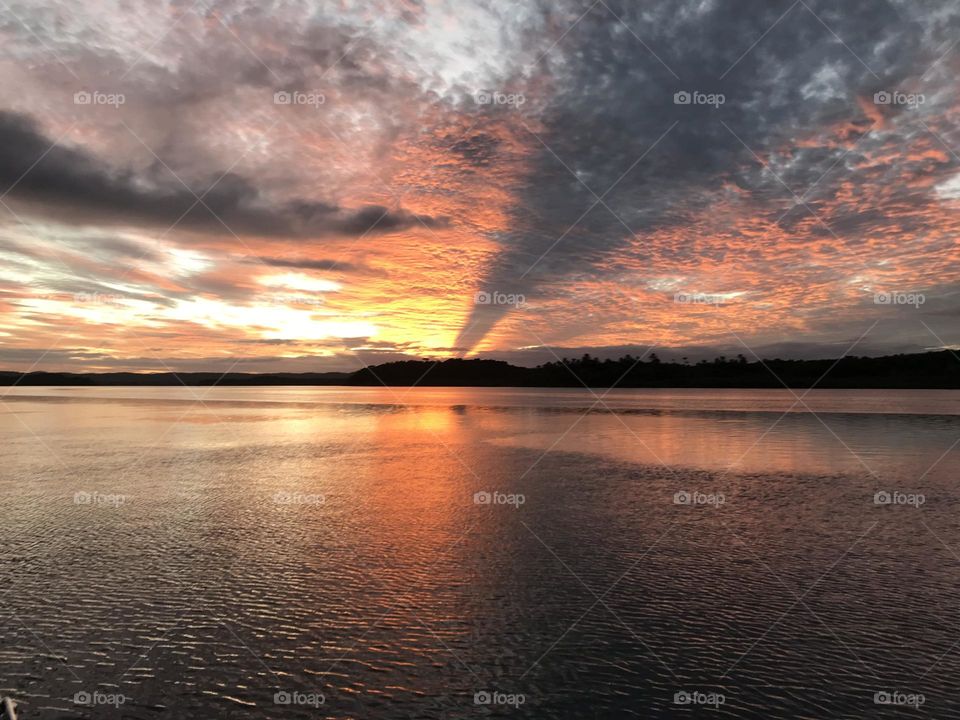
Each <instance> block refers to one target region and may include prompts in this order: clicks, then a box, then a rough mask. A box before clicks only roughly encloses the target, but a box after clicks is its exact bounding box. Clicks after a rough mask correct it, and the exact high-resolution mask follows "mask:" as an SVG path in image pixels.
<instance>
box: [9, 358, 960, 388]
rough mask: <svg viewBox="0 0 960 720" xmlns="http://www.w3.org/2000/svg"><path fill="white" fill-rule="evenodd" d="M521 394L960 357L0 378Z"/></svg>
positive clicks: (412, 365) (778, 377) (904, 367)
mask: <svg viewBox="0 0 960 720" xmlns="http://www.w3.org/2000/svg"><path fill="white" fill-rule="evenodd" d="M14 385H16V386H21V387H38V386H51V387H62V386H77V387H124V386H125V387H177V386H184V385H186V386H190V387H209V386H214V385H222V386H227V387H243V386H259V387H277V386H288V387H289V386H313V387H383V386H386V387H414V386H419V387H504V388H509V387H515V388H544V389H548V388H584V387H588V388H590V389H594V390H604V389H607V388H611V387H616V388H662V389H695V388H700V389H723V388H730V389H776V388H780V389H784V388H787V387H788V388H790V389H794V390H803V389H808V388H811V387H817V388H823V389H834V390H894V389H903V390H925V389H926V390H944V389H960V357H958V356H957V355H956V354H955V353H953V352H951V351H949V350H941V351H934V352H928V353H917V354H911V355H888V356H884V357H877V358H867V357H844V358H842V359H825V360H780V359H771V360H762V361H761V360H755V361H753V362H751V361H748V360H747V359H746V358H745V357H744V356H742V355H741V356H738V357H737V358H732V359H728V358H725V357H722V358H717V359H715V360H712V361H701V362H699V363H696V364H687V363H676V362H661V361H660V360H658V359H657V357H656V355H655V354H652V355H650V357H646V358H642V359H641V358H634V357H631V356H629V355H628V356H626V357H623V358H620V359H618V360H600V359H597V358H593V357H590V356H589V355H584V356H583V357H580V358H576V359H565V360H563V361H557V362H553V363H547V364H545V365H539V366H537V367H534V368H528V367H519V366H516V365H510V364H509V363H506V362H503V361H500V360H461V359H452V360H443V361H434V360H406V361H400V362H391V363H384V364H382V365H374V366H369V367H365V368H362V369H360V370H357V371H356V372H352V373H338V372H328V373H226V374H223V373H216V372H183V373H173V372H163V373H135V372H107V373H62V372H30V373H19V372H0V387H4V386H5V387H10V386H14Z"/></svg>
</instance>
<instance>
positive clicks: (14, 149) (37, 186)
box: [0, 112, 446, 238]
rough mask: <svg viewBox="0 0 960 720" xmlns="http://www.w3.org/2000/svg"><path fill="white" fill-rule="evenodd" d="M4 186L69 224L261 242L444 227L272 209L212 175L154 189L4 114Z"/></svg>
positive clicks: (406, 217) (391, 216)
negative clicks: (192, 184) (194, 183)
mask: <svg viewBox="0 0 960 720" xmlns="http://www.w3.org/2000/svg"><path fill="white" fill-rule="evenodd" d="M0 186H2V187H4V188H6V189H9V195H8V197H9V198H11V199H13V200H14V201H18V202H20V203H23V204H26V205H27V206H28V207H30V208H32V209H34V210H36V211H40V212H43V214H44V215H45V216H47V217H52V218H55V219H57V220H60V221H64V222H75V223H95V222H96V223H116V224H131V225H148V226H154V227H162V228H164V229H165V228H166V227H169V226H171V225H174V224H175V223H176V224H177V225H178V226H180V227H182V228H184V229H189V230H195V231H199V232H207V233H210V232H214V233H218V234H223V233H230V232H233V233H237V234H239V235H255V236H260V237H287V238H316V237H323V236H330V235H347V236H359V235H365V234H368V233H370V234H382V233H390V232H396V231H399V230H405V229H408V228H411V227H414V226H426V227H429V228H434V227H441V226H443V225H444V224H445V223H446V220H445V219H443V218H434V217H430V216H424V215H417V214H414V213H411V212H409V211H407V210H404V209H402V208H400V209H393V210H391V209H389V208H386V207H383V206H374V205H371V206H365V207H360V208H357V209H352V210H351V209H345V208H341V207H339V206H337V205H336V204H331V203H327V202H323V201H316V200H305V199H297V200H293V201H287V202H283V203H272V202H271V201H269V200H268V199H267V198H266V197H265V195H264V193H262V192H261V190H260V189H259V188H257V187H256V185H255V184H254V183H253V182H251V181H250V180H248V179H246V178H244V177H241V176H239V175H236V174H233V173H229V172H228V173H226V174H222V173H221V174H217V173H212V174H211V179H210V181H209V182H208V183H207V184H206V185H205V186H202V187H196V188H189V187H184V185H183V184H180V183H176V184H175V183H174V182H167V183H164V184H160V183H156V182H151V181H149V180H148V179H147V178H144V177H141V176H138V175H136V174H135V173H133V172H132V171H129V170H123V171H118V170H114V169H112V168H111V167H110V166H109V165H108V164H107V163H105V162H103V161H101V160H100V159H99V158H97V157H95V156H94V155H93V154H91V153H89V152H87V151H85V150H83V149H82V148H76V147H66V146H63V145H59V144H55V140H54V139H52V138H50V137H49V136H46V135H44V134H42V133H41V132H40V131H39V129H38V127H37V124H36V123H35V122H34V121H33V120H32V119H31V118H29V117H26V116H24V115H20V114H15V113H10V112H0Z"/></svg>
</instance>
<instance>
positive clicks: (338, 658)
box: [0, 388, 960, 719]
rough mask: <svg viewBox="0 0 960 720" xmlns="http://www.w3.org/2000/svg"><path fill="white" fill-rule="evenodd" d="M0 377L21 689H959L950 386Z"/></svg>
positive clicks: (347, 699)
mask: <svg viewBox="0 0 960 720" xmlns="http://www.w3.org/2000/svg"><path fill="white" fill-rule="evenodd" d="M2 393H8V394H6V395H5V397H4V398H3V403H2V404H0V435H2V440H3V442H2V446H0V493H2V497H3V501H4V509H5V512H4V523H3V527H2V528H0V540H2V542H0V578H4V586H3V588H4V589H3V590H0V632H2V638H3V643H2V645H0V693H3V694H9V695H13V696H14V697H16V698H17V699H18V700H19V701H20V702H21V706H20V708H21V711H22V717H23V718H27V719H29V718H34V717H36V718H67V717H71V718H86V717H91V718H93V717H126V718H160V717H184V718H198V717H203V718H215V717H242V718H248V717H249V718H267V717H291V718H295V717H330V718H353V717H358V718H368V717H369V718H388V719H389V718H411V717H418V718H460V717H466V716H504V717H506V716H513V717H531V718H594V717H633V716H636V717H672V716H674V715H676V716H683V715H685V714H689V713H698V712H710V713H713V714H715V715H717V716H728V717H748V718H754V717H755V718H822V717H850V718H855V717H856V718H859V717H900V716H903V717H907V716H916V714H917V713H916V711H915V710H912V709H908V708H904V707H894V706H889V705H878V704H876V703H875V697H874V696H875V693H877V692H880V691H887V692H891V693H892V692H895V691H896V692H900V693H903V697H902V698H901V696H897V697H898V698H900V699H910V698H908V697H907V696H910V695H914V696H919V695H921V694H922V696H923V698H922V699H923V704H922V706H921V708H920V709H921V711H922V712H925V713H928V714H930V715H931V716H934V717H938V718H941V717H943V718H951V717H958V718H960V700H958V697H960V696H958V692H957V691H958V689H960V688H958V686H960V645H957V646H956V647H955V646H954V643H957V641H958V640H960V625H958V623H957V620H956V618H957V617H958V610H960V582H958V580H960V490H958V488H957V482H956V480H957V471H956V468H957V456H958V453H960V450H958V447H957V445H956V443H957V441H958V440H960V392H942V391H909V392H907V391H888V392H877V391H869V392H861V391H812V392H811V393H809V394H808V395H805V396H804V395H803V393H802V392H798V393H797V394H796V395H794V394H792V393H789V392H787V391H769V390H732V391H716V390H690V391H672V390H643V391H634V390H625V391H614V392H612V393H610V394H609V395H606V396H604V397H603V398H602V402H598V400H597V397H596V396H594V395H592V394H591V393H589V392H588V391H585V390H583V391H579V390H512V389H483V390H475V389H444V388H423V389H414V390H405V389H399V390H386V389H380V390H377V389H372V388H355V389H344V388H213V389H209V388H13V389H12V390H10V389H4V390H2V391H0V394H2ZM798 397H800V398H802V402H798ZM814 413H815V414H814ZM477 493H487V494H486V495H484V494H481V495H479V496H477V495H476V494H477ZM877 493H886V494H887V495H889V497H890V498H891V499H892V502H890V503H889V504H883V501H884V500H885V499H886V498H887V495H880V496H879V500H880V504H878V502H877V500H878V498H877ZM487 499H489V500H490V502H489V503H486V502H484V501H486V500H487ZM521 502H522V504H521ZM684 692H686V693H701V694H699V695H695V696H694V697H695V699H696V700H697V701H701V700H711V701H714V702H715V703H716V704H717V705H718V706H717V707H716V709H712V708H703V707H701V706H699V705H697V704H695V703H694V704H689V705H680V704H676V703H675V700H683V699H684V696H682V695H680V696H677V694H678V693H684ZM77 693H87V694H88V696H89V698H87V697H84V696H81V697H79V698H76V694H77ZM277 693H285V695H284V694H281V695H279V696H278V695H277ZM478 693H479V695H478ZM484 693H486V694H484ZM718 694H719V695H718ZM75 699H80V700H87V699H90V700H91V701H92V702H94V703H98V704H95V705H93V706H88V705H83V704H77V703H76V702H75ZM121 699H122V701H123V702H122V705H120V707H119V711H117V709H115V708H116V706H117V704H118V703H119V702H120V700H121ZM288 699H289V700H292V704H280V705H278V704H277V702H276V701H278V700H279V701H281V702H282V701H284V700H288ZM721 699H722V700H723V702H722V703H720V700H721ZM912 699H913V700H916V701H917V702H919V697H914V698H912ZM487 700H491V702H490V703H487ZM521 701H522V704H521ZM110 703H113V704H110Z"/></svg>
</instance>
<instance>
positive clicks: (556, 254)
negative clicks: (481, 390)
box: [457, 0, 957, 347]
mask: <svg viewBox="0 0 960 720" xmlns="http://www.w3.org/2000/svg"><path fill="white" fill-rule="evenodd" d="M935 4H936V5H938V7H940V8H941V9H949V7H950V4H949V3H947V2H945V1H944V2H940V3H935ZM607 8H609V9H607ZM808 8H809V9H808ZM911 10H912V6H895V5H894V3H892V2H888V1H887V0H854V1H853V2H845V3H843V4H842V5H835V4H831V3H827V2H808V3H806V5H804V4H803V3H799V4H798V3H792V0H778V1H777V2H767V3H740V2H710V1H709V0H691V1H688V2H678V1H677V0H660V1H653V2H644V3H637V2H632V1H630V0H611V1H610V2H608V3H607V4H606V6H604V5H603V4H602V3H601V4H599V5H596V6H594V7H593V8H592V9H591V10H590V11H589V12H587V14H586V15H585V16H584V17H583V19H582V20H581V21H580V22H579V23H578V24H577V25H576V27H574V28H573V29H572V30H570V32H569V34H568V35H566V36H565V37H563V38H562V39H561V40H560V41H559V42H558V44H557V46H556V47H555V48H554V49H553V50H552V51H551V52H550V53H549V54H548V55H547V56H546V57H545V58H544V59H543V60H542V62H543V63H544V65H545V68H544V69H545V71H546V72H547V73H548V74H549V76H550V77H551V80H552V83H553V85H555V86H556V92H555V94H554V95H553V97H552V99H550V100H549V101H547V104H546V106H545V108H544V109H543V110H542V112H541V111H538V112H537V117H536V118H529V121H530V122H529V127H531V128H536V133H537V135H538V139H535V140H532V145H533V146H534V147H536V148H537V153H536V155H535V156H534V158H533V160H532V166H531V169H530V172H529V176H528V177H527V179H526V183H525V185H524V190H523V191H522V192H521V195H520V197H519V198H518V202H517V204H516V207H515V209H514V213H513V222H512V227H513V228H514V229H513V231H512V232H511V233H510V234H509V235H508V236H507V237H503V238H500V241H501V243H502V245H503V251H502V252H501V253H500V255H499V257H498V258H497V260H496V261H495V262H494V263H493V265H492V267H490V269H489V271H488V273H487V277H486V278H485V280H484V281H483V285H482V288H483V289H488V290H497V291H501V292H507V293H509V292H518V293H522V294H525V295H526V296H527V297H528V298H529V297H535V296H536V292H537V286H538V281H539V280H541V279H547V278H549V279H556V278H562V277H563V276H565V275H567V274H569V273H571V272H583V271H584V270H585V269H587V268H589V267H590V266H592V265H595V264H597V263H599V262H601V261H603V260H604V259H608V258H610V257H611V256H612V255H613V254H614V253H616V251H618V250H621V249H623V248H625V247H626V245H627V243H628V242H630V241H633V242H636V240H639V241H643V240H644V238H645V237H646V236H648V235H649V234H650V233H651V232H653V231H656V230H658V229H664V228H671V227H682V226H684V224H686V223H688V222H689V220H690V218H691V217H692V215H694V214H696V213H698V212H702V211H703V210H704V209H706V208H707V207H709V206H710V205H711V203H712V202H713V201H714V199H715V197H716V194H717V193H718V192H719V191H720V190H721V188H722V187H723V186H724V184H730V185H732V186H734V187H739V188H743V189H744V190H746V191H748V193H749V194H750V196H751V199H752V202H754V203H757V204H763V203H776V204H778V205H779V206H781V207H782V208H786V207H789V205H790V204H792V203H793V197H792V195H791V191H792V192H793V193H795V194H796V195H800V194H802V193H803V192H804V191H805V190H806V189H807V188H808V187H809V186H810V185H811V184H812V183H814V182H815V181H816V180H817V179H818V178H819V177H820V176H821V175H822V174H823V173H824V172H825V171H827V170H828V169H830V167H831V166H832V165H833V164H834V163H836V162H837V161H838V160H839V159H840V158H841V157H842V155H843V153H844V152H845V150H846V149H847V148H845V147H842V146H841V145H837V144H834V145H832V146H831V145H830V144H824V146H822V147H816V148H812V149H809V150H804V151H802V152H799V153H797V154H796V155H795V156H794V158H793V160H792V162H791V163H790V164H789V165H788V166H785V167H783V168H779V167H778V168H775V169H774V171H775V172H776V174H777V175H778V176H780V177H781V178H782V179H783V181H784V182H785V183H786V184H787V185H788V186H789V189H787V188H785V187H784V186H783V185H782V184H781V182H780V180H778V179H777V177H774V175H773V174H772V173H771V172H769V171H768V170H765V169H764V167H763V165H762V164H761V160H762V161H763V162H764V163H767V162H768V156H769V153H770V152H771V151H773V150H775V149H778V148H781V147H783V146H785V145H786V146H791V147H792V146H794V145H795V144H796V141H797V140H798V139H799V138H802V137H804V136H805V135H806V134H808V133H811V132H814V131H816V129H817V128H827V127H829V126H831V125H833V124H836V123H839V122H841V121H844V120H846V121H849V120H850V118H851V117H854V118H859V119H860V121H861V123H862V129H863V131H865V130H866V129H867V128H868V127H869V126H870V122H869V121H868V120H867V119H866V118H864V114H863V111H862V110H860V109H859V105H858V101H859V100H860V99H862V98H869V99H870V100H871V101H872V96H873V93H874V92H875V91H876V90H878V89H896V88H898V87H900V85H901V83H902V82H904V81H905V79H907V78H911V77H913V76H919V75H920V74H922V73H923V72H924V71H925V70H926V69H927V68H928V67H929V66H930V65H931V64H932V63H933V62H934V61H935V60H936V58H937V56H938V54H939V52H942V49H943V44H944V41H945V40H947V39H949V38H951V37H955V36H956V32H957V19H956V17H955V14H954V15H951V14H950V13H949V12H947V13H942V14H934V13H932V12H930V10H931V8H929V7H927V6H925V9H924V13H925V15H924V17H925V24H921V23H920V22H919V21H915V20H913V19H911V17H910V15H909V13H910V12H911ZM788 11H789V12H788ZM784 13H786V15H785V16H784ZM577 14H579V13H577ZM577 14H574V15H573V17H574V18H576V16H577ZM781 16H784V17H783V18H782V19H781V20H780V22H779V23H778V22H777V20H778V18H781ZM618 17H619V19H618ZM931 18H935V19H931ZM621 20H622V22H621ZM825 24H826V25H827V26H829V29H828V27H825ZM771 28H773V29H771ZM765 33H766V35H765ZM761 37H762V39H761V40H760V41H759V42H757V44H756V46H755V47H753V48H752V49H750V48H751V44H752V43H754V41H756V40H758V38H761ZM838 38H840V39H838ZM748 50H749V51H748ZM747 51H748V52H747ZM938 51H939V52H938ZM744 53H746V54H745V55H744ZM741 56H742V58H741ZM658 58H659V59H658ZM684 91H685V92H688V93H693V92H694V91H698V92H701V93H704V94H711V93H714V94H722V95H723V96H724V98H725V102H724V103H723V104H720V105H719V106H718V107H714V106H710V105H694V104H676V103H675V102H674V96H675V93H678V92H684ZM504 112H506V110H504ZM900 112H903V110H900ZM533 120H536V122H533ZM854 140H855V138H852V139H851V141H850V142H851V143H852V142H853V141H854ZM640 158H642V159H640ZM634 162H636V165H635V166H634V165H633V163H634ZM772 169H773V168H772ZM843 170H844V166H843V165H842V164H841V165H840V167H839V168H838V169H837V170H835V171H834V172H835V173H837V174H842V172H843ZM610 188H612V189H610ZM608 190H609V192H608ZM829 192H830V190H829V188H828V187H826V184H825V187H824V188H820V189H818V193H816V194H815V195H814V198H813V201H814V202H815V201H816V200H817V199H822V195H823V194H824V193H829ZM607 193H608V194H607ZM598 196H600V197H602V198H603V201H602V202H598V201H597V198H598ZM806 199H807V200H810V199H811V198H806ZM591 207H592V209H591ZM778 214H779V213H778ZM543 219H547V222H543ZM846 222H848V223H850V228H851V229H855V227H856V223H854V222H853V221H851V220H850V219H847V220H846ZM534 223H536V224H534ZM573 226H576V227H575V228H573V229H571V227H573ZM824 233H829V231H828V230H826V229H824ZM634 236H635V238H634ZM561 237H563V239H562V240H559V238H561ZM673 251H674V252H679V253H681V254H682V253H684V252H685V250H684V249H683V248H674V249H673ZM634 252H636V250H634ZM639 252H640V253H641V260H643V259H644V258H643V254H644V252H646V260H647V261H648V262H650V264H651V265H653V263H654V260H655V259H656V254H655V253H656V249H655V248H650V249H649V251H644V250H643V249H642V246H641V249H640V251H639ZM505 311H506V310H505V308H504V306H492V305H478V306H476V309H475V311H474V312H473V313H472V314H471V316H470V317H469V318H468V319H467V320H466V322H465V325H464V328H463V330H462V331H461V335H460V338H459V339H458V341H457V345H462V346H467V347H472V346H474V345H476V343H477V342H479V340H481V339H482V338H483V337H484V335H485V334H486V333H487V332H488V331H489V330H490V329H491V328H492V327H493V325H495V324H496V322H497V321H498V320H499V319H500V318H501V317H502V315H503V313H504V312H505Z"/></svg>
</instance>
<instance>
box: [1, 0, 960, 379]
mask: <svg viewBox="0 0 960 720" xmlns="http://www.w3.org/2000/svg"><path fill="white" fill-rule="evenodd" d="M958 41H960V5H957V4H956V3H955V2H953V1H952V0H920V1H918V0H909V1H908V0H904V1H888V0H848V1H845V2H843V3H835V2H826V1H825V0H823V1H817V0H796V2H792V3H791V2H790V1H789V0H775V1H768V2H763V3H759V2H753V3H748V2H742V1H739V0H727V1H721V0H596V2H592V3H591V2H590V0H585V1H580V2H574V1H572V0H570V1H567V0H525V1H524V2H517V1H516V0H470V1H468V0H456V1H454V0H364V2H352V1H350V0H328V1H327V2H307V1H284V0H257V1H256V2H253V1H250V2H247V1H245V0H231V1H229V2H226V1H223V2H218V1H216V0H200V1H198V2H192V1H191V0H177V1H175V2H165V1H164V0H150V1H149V2H147V1H142V2H141V1H138V0H115V1H113V2H110V1H107V0H89V1H88V2H84V3H76V2H69V3H68V2H52V1H50V0H29V1H22V0H0V369H10V370H30V369H33V370H72V371H105V370H138V371H156V372H162V371H169V370H218V371H226V370H234V371H293V372H302V371H328V370H337V371H340V370H351V369H356V368H358V367H361V366H363V365H366V364H373V363H378V362H386V361H389V360H395V359H403V358H409V357H418V358H419V357H430V358H445V357H457V356H468V357H470V356H482V357H496V358H500V359H505V360H509V361H512V362H517V363H522V364H536V363H540V362H548V361H551V360H554V359H556V358H557V357H559V356H565V355H570V354H573V353H576V354H578V355H579V354H582V353H584V352H590V353H591V354H595V355H599V356H601V357H604V356H618V355H620V354H623V353H626V352H635V351H636V350H637V349H640V350H647V351H649V350H651V349H654V351H656V352H657V353H658V354H659V355H660V356H661V357H664V358H672V357H680V356H687V357H691V358H699V357H712V356H714V355H717V354H728V355H729V354H737V353H742V354H744V355H745V356H746V357H748V358H749V359H753V358H754V357H765V358H767V357H771V358H772V357H838V356H840V355H842V354H846V353H849V354H853V355H881V354H889V353H896V352H920V351H925V350H930V349H939V348H945V347H946V348H951V349H956V348H957V347H958V343H960V332H958V330H960V324H958V322H957V319H958V311H960V292H958V291H960V262H958V261H960V244H958V229H960V215H958V212H957V211H958V209H960V156H958V153H960V128H958V112H960V107H958V97H957V88H958V85H957V79H956V78H957V77H958V76H960V73H958V70H960V46H958Z"/></svg>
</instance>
